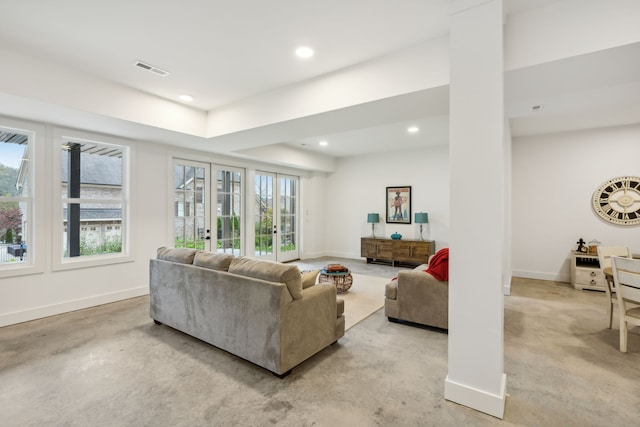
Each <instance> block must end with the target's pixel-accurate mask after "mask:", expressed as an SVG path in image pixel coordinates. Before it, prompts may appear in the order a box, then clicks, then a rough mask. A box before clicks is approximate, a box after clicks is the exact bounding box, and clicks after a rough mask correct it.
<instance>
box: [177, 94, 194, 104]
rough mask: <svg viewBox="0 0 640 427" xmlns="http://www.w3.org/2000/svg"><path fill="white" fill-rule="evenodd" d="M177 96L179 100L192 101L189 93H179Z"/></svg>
mask: <svg viewBox="0 0 640 427" xmlns="http://www.w3.org/2000/svg"><path fill="white" fill-rule="evenodd" d="M178 98H180V101H184V102H191V101H193V96H191V95H180V96H179V97H178Z"/></svg>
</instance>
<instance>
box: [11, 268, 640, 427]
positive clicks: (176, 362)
mask: <svg viewBox="0 0 640 427" xmlns="http://www.w3.org/2000/svg"><path fill="white" fill-rule="evenodd" d="M329 261H338V262H340V261H344V262H345V263H346V264H348V265H349V267H350V268H351V269H352V270H353V271H354V272H359V273H362V274H369V275H380V276H384V277H393V276H394V275H395V273H396V271H397V270H398V269H394V268H390V267H383V266H373V265H367V264H365V263H364V262H357V261H354V260H328V259H324V260H312V261H305V263H300V264H301V265H302V266H315V265H319V264H322V263H324V264H326V263H327V262H329ZM617 321H618V319H617V316H615V315H614V328H613V329H611V330H610V329H607V328H606V323H607V322H606V311H605V296H604V294H601V293H597V292H590V291H576V290H574V289H572V288H571V287H570V286H569V285H568V284H565V283H556V282H546V281H536V280H524V279H514V281H513V287H512V295H511V296H509V297H506V298H505V360H504V366H505V372H506V374H507V392H508V394H509V396H508V398H507V402H506V408H505V418H504V420H503V421H501V420H498V419H496V418H493V417H491V416H488V415H485V414H482V413H479V412H477V411H474V410H471V409H469V408H466V407H463V406H460V405H457V404H454V403H451V402H448V401H445V400H444V399H443V390H444V379H445V376H446V374H447V334H446V333H444V332H442V331H438V330H431V329H428V328H419V327H412V326H407V325H403V324H394V323H389V322H388V321H387V320H386V318H385V317H384V314H383V311H382V310H380V311H378V312H376V313H375V314H374V315H372V316H371V317H369V318H367V319H366V320H364V321H363V322H361V323H359V324H358V325H356V326H355V327H353V328H352V329H351V330H349V331H348V332H347V334H346V335H345V336H344V337H343V338H341V339H340V340H339V342H338V344H337V345H334V346H331V347H329V348H327V349H325V350H323V351H322V352H320V353H319V354H317V355H315V356H314V357H312V358H311V359H309V360H307V361H306V362H304V363H302V364H301V365H299V366H298V367H296V368H295V369H294V370H293V372H292V374H291V375H290V376H288V377H286V378H285V379H284V380H280V379H278V378H276V377H275V376H273V375H272V374H271V373H269V372H268V371H266V370H264V369H262V368H260V367H257V366H255V365H252V364H250V363H248V362H245V361H243V360H241V359H239V358H237V357H235V356H233V355H231V354H228V353H226V352H224V351H221V350H218V349H216V348H214V347H211V346H210V345H208V344H205V343H203V342H201V341H198V340H196V339H194V338H191V337H189V336H187V335H185V334H182V333H180V332H177V331H175V330H172V329H170V328H168V327H166V326H158V325H154V323H153V322H152V321H151V319H150V318H149V316H148V298H147V297H140V298H134V299H130V300H126V301H122V302H118V303H113V304H107V305H104V306H100V307H95V308H91V309H86V310H80V311H77V312H73V313H69V314H64V315H59V316H53V317H50V318H46V319H41V320H36V321H32V322H27V323H23V324H19V325H14V326H9V327H4V328H0V425H2V426H271V425H281V426H350V427H351V426H462V425H464V426H494V425H495V426H498V425H501V426H506V425H509V426H510V425H518V426H632V425H637V424H638V419H639V417H640V382H639V379H640V331H639V330H638V329H637V328H636V329H633V330H631V331H630V336H629V348H628V353H627V354H623V353H620V352H619V351H618V325H617V323H615V322H617Z"/></svg>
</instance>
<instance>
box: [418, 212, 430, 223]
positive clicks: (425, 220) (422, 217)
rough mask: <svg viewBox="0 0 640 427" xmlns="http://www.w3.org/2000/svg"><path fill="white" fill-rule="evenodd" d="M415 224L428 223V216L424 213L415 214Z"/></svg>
mask: <svg viewBox="0 0 640 427" xmlns="http://www.w3.org/2000/svg"><path fill="white" fill-rule="evenodd" d="M415 220H416V224H427V223H428V222H429V214H428V213H426V212H416V215H415Z"/></svg>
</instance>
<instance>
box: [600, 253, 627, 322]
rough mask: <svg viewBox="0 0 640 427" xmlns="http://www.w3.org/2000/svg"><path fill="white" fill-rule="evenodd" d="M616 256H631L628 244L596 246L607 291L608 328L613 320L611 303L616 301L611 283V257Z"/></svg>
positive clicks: (613, 286)
mask: <svg viewBox="0 0 640 427" xmlns="http://www.w3.org/2000/svg"><path fill="white" fill-rule="evenodd" d="M612 256H618V257H624V258H631V251H630V250H629V247H628V246H598V261H599V262H600V270H601V271H602V273H603V274H604V277H605V279H606V280H605V282H606V284H607V286H606V287H605V289H604V290H605V292H606V293H607V314H608V315H609V329H611V324H612V321H613V303H614V302H618V300H617V298H616V295H615V292H616V290H615V285H614V283H613V275H612V273H611V257H612Z"/></svg>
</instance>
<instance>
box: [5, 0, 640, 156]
mask: <svg viewBox="0 0 640 427" xmlns="http://www.w3.org/2000/svg"><path fill="white" fill-rule="evenodd" d="M557 1H559V0H506V2H505V3H506V6H507V12H508V13H509V14H513V13H519V12H522V11H525V10H528V9H531V8H535V7H545V6H547V5H549V4H551V3H555V2H557ZM450 5H451V1H450V0H429V1H426V0H395V1H393V2H392V1H388V0H348V1H345V0H323V1H312V0H308V1H304V0H270V1H250V0H237V1H222V0H189V1H182V2H178V1H174V0H136V1H131V0H110V1H103V2H90V1H86V0H57V1H55V2H54V1H47V0H40V1H36V0H31V1H25V0H2V1H1V2H0V15H1V16H2V17H3V22H4V24H3V25H2V26H0V41H1V42H2V44H3V46H5V47H7V48H10V49H12V50H15V51H20V52H22V53H26V54H29V55H32V56H34V57H39V58H43V59H46V60H48V61H51V62H54V63H58V64H63V65H65V66H67V67H71V68H73V69H75V70H77V71H80V72H83V73H87V74H89V75H92V76H96V77H100V78H103V79H106V80H110V81H113V82H116V83H118V84H121V85H124V86H127V87H130V88H135V89H138V90H140V91H143V92H146V93H150V94H153V95H156V96H159V97H162V98H166V99H171V100H175V101H176V102H179V101H177V96H178V95H179V94H183V93H186V94H190V95H192V96H193V97H194V98H195V100H194V101H193V103H192V105H193V106H194V107H195V108H198V109H201V110H203V111H209V110H213V109H216V108H221V107H224V106H225V105H228V104H231V103H234V102H237V101H241V100H244V99H247V98H251V97H253V96H256V95H259V94H264V93H268V92H271V91H275V90H278V89H281V88H283V87H286V86H288V85H292V84H295V83H299V82H302V81H305V80H309V79H314V78H317V77H319V76H322V75H326V74H327V73H332V72H336V71H339V70H342V69H345V68H347V67H352V66H354V65H357V64H359V63H363V62H366V61H369V60H372V59H374V58H379V57H381V56H384V55H387V54H389V53H391V52H394V51H398V50H401V49H406V48H409V47H411V46H415V45H417V44H419V43H423V42H424V41H426V40H430V39H432V38H435V37H439V36H443V35H445V34H446V33H447V31H448V25H449V18H448V14H449V11H450V9H449V8H450ZM7 23H11V25H7ZM302 44H308V45H310V46H312V47H313V48H314V49H315V50H316V56H315V57H314V58H312V59H310V60H306V61H300V60H298V59H297V58H295V57H294V55H293V51H294V49H295V48H296V47H297V46H299V45H302ZM185 46H188V48H185ZM136 60H141V61H144V62H147V63H149V64H151V65H153V66H156V67H159V68H161V69H165V70H167V71H169V72H171V74H170V75H169V76H167V77H159V76H156V75H154V74H151V73H148V72H146V71H143V70H141V69H139V68H136V67H134V66H133V63H134V61H136ZM611 64H616V65H617V66H615V67H612V66H611ZM639 95H640V45H631V46H626V47H621V48H617V49H611V50H608V51H605V52H598V53H594V54H589V55H583V56H580V57H574V58H571V59H568V60H561V61H556V62H552V63H547V64H541V65H538V66H534V67H529V68H526V69H520V70H515V71H510V72H508V73H506V75H505V97H506V98H505V100H506V109H507V113H508V115H509V116H510V117H511V118H512V122H511V127H512V132H513V134H514V135H516V136H518V135H528V134H532V133H540V132H552V131H562V130H569V129H579V128H584V127H590V126H594V125H603V126H606V125H614V124H622V123H633V122H637V121H640V112H639V107H638V99H640V96H639ZM533 105H542V109H541V111H540V112H533V111H532V110H531V107H532V106H533ZM390 112H391V113H390ZM416 112H420V113H416ZM447 112H448V90H447V88H440V89H436V90H433V91H425V92H424V93H418V94H413V95H411V96H406V97H397V98H396V99H389V100H386V101H385V102H380V103H372V105H363V106H361V107H354V108H350V109H347V110H345V111H343V112H339V113H336V114H333V115H328V116H327V117H326V121H333V122H334V123H333V124H331V125H327V126H326V127H325V128H324V129H325V130H324V131H323V129H322V128H321V129H318V128H312V129H310V130H309V132H308V133H307V134H305V133H304V132H301V131H298V132H295V133H293V132H292V135H294V137H293V138H292V139H290V140H284V141H278V142H277V143H279V144H288V145H291V146H294V147H298V148H301V149H304V150H314V151H318V152H322V153H325V154H328V155H331V156H335V157H342V156H353V155H357V154H360V153H363V152H375V151H383V150H388V149H389V148H390V147H389V141H393V148H394V149H395V150H397V149H402V148H410V147H417V146H424V145H425V144H434V145H438V144H446V143H447V141H448V120H447ZM365 116H366V118H365ZM346 119H348V120H349V122H348V123H350V124H351V126H349V127H345V126H344V125H338V124H337V121H342V122H345V120H346ZM409 125H418V126H419V127H420V132H419V133H418V134H414V135H410V134H408V133H407V132H406V128H407V127H408V126H409ZM123 126H124V127H126V126H130V124H123ZM336 129H337V130H336ZM174 140H175V141H179V140H180V139H179V138H174ZM320 140H327V141H329V143H330V145H329V147H328V148H321V147H318V142H319V141H320Z"/></svg>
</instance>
